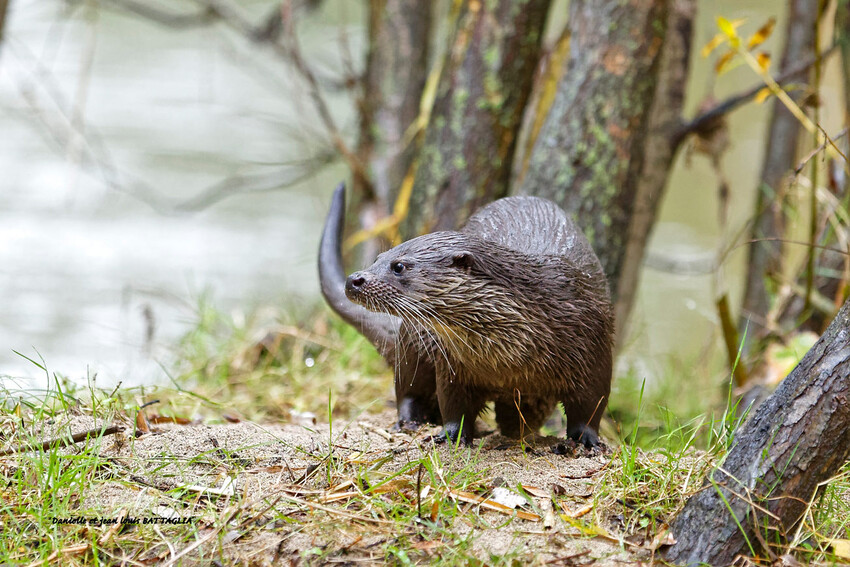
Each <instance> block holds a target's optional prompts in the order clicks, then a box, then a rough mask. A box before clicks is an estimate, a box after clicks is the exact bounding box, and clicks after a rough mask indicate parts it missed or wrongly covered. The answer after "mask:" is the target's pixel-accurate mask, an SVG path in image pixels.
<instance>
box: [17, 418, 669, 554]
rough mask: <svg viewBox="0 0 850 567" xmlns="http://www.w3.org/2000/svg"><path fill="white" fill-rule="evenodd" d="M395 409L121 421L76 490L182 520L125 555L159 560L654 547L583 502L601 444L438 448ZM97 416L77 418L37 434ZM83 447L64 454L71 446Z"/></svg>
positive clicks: (485, 441) (480, 443)
mask: <svg viewBox="0 0 850 567" xmlns="http://www.w3.org/2000/svg"><path fill="white" fill-rule="evenodd" d="M393 419H394V416H393V414H392V413H391V412H385V413H383V414H381V415H374V416H364V417H362V418H361V419H357V420H355V421H352V422H351V423H347V424H342V423H334V424H333V428H332V430H331V427H329V426H328V425H327V424H317V425H316V424H312V423H308V424H307V425H296V424H285V425H263V426H261V425H257V424H254V423H249V422H241V423H233V424H222V425H203V424H189V425H179V424H174V423H163V424H157V425H152V426H151V431H150V432H149V433H145V434H143V435H141V436H139V437H137V438H134V436H132V435H129V432H131V431H132V429H130V428H128V429H127V430H126V433H118V434H115V435H110V436H107V437H104V438H103V439H102V440H101V445H100V448H99V452H100V455H101V456H102V457H103V458H104V459H105V464H104V466H103V467H101V475H102V476H101V477H100V478H98V479H97V482H92V483H90V485H89V487H88V488H87V489H85V490H84V491H83V494H80V495H79V510H80V511H81V514H85V515H86V516H88V517H92V516H100V517H105V518H122V517H124V518H141V519H144V518H150V517H162V518H191V520H189V521H191V522H192V524H193V525H194V526H195V528H196V530H195V531H194V533H192V532H190V533H192V536H191V537H189V538H188V539H186V537H185V533H186V531H185V526H184V527H183V530H184V531H183V532H182V533H183V534H184V535H183V537H182V539H181V538H179V537H177V532H176V531H174V530H175V529H176V528H175V527H174V526H171V525H168V524H163V525H161V526H158V527H157V529H158V530H159V531H158V534H159V536H161V538H160V539H161V541H160V542H158V543H157V544H155V545H153V546H151V547H150V549H148V550H146V551H145V552H144V553H143V554H142V557H137V558H136V559H137V560H142V561H143V562H148V561H154V562H158V561H163V562H165V563H166V564H168V562H169V561H171V562H172V564H175V563H176V564H196V563H201V564H207V562H208V561H210V560H212V559H214V558H216V559H217V560H218V561H224V562H227V563H234V562H235V563H241V564H250V565H267V564H293V565H297V564H329V563H346V564H348V563H350V564H355V563H356V564H362V563H367V564H369V563H376V564H383V563H386V562H387V561H389V560H390V559H392V558H389V559H388V552H387V549H388V548H389V547H393V546H394V544H395V542H398V543H399V545H398V546H397V547H398V548H399V549H401V548H404V549H407V550H408V551H410V550H411V549H413V550H416V551H417V552H419V553H420V555H418V556H408V559H410V560H412V561H416V562H418V561H423V562H430V561H434V560H438V559H439V560H442V561H445V562H447V563H454V562H458V563H464V562H465V561H463V560H462V558H461V557H460V556H458V555H456V554H455V552H453V551H452V549H453V548H456V547H457V546H459V545H460V546H465V552H464V553H466V554H472V555H474V556H476V557H477V558H479V559H481V560H482V561H484V562H485V563H487V564H492V563H499V562H500V561H501V559H500V558H502V557H503V556H504V555H505V554H508V557H514V556H515V558H516V560H517V561H518V562H519V563H518V564H529V563H531V564H566V565H581V564H587V563H592V562H596V563H599V564H621V563H630V564H633V563H635V562H639V561H650V560H651V559H652V557H653V553H652V552H651V551H650V550H649V548H650V547H652V546H651V545H650V544H648V543H647V542H645V541H641V540H640V538H639V537H637V536H632V537H629V538H628V539H627V541H626V543H623V542H622V541H619V542H618V541H617V540H618V539H620V537H619V536H617V535H616V534H617V533H618V531H622V515H620V514H618V513H617V510H616V507H611V506H608V507H607V508H606V507H605V506H602V505H600V503H599V502H596V503H595V504H594V495H595V494H596V492H597V490H598V488H599V479H600V478H601V477H602V476H603V471H604V469H605V468H606V467H607V466H608V463H609V459H610V454H609V453H605V452H597V453H589V452H587V451H585V450H583V449H582V450H578V451H577V453H578V454H573V455H567V456H565V455H558V454H555V453H553V452H552V450H551V446H552V445H554V444H555V443H557V442H558V441H559V440H558V439H556V438H553V437H548V438H547V437H538V438H535V439H533V440H531V441H530V442H528V443H526V444H525V446H524V449H525V450H523V446H521V445H520V444H519V443H518V442H517V441H514V440H508V439H505V438H503V437H501V436H499V435H498V434H494V433H491V434H489V435H486V436H484V437H482V438H480V439H476V441H475V446H474V447H473V449H472V450H471V451H470V450H467V449H463V448H461V449H459V450H458V449H456V448H454V447H451V446H448V445H447V444H442V445H438V446H437V447H436V450H434V445H433V444H432V443H430V442H429V441H428V439H427V437H428V435H430V434H433V433H436V432H437V431H438V430H437V429H430V430H422V431H419V432H417V433H415V434H408V433H391V432H389V431H388V430H387V428H388V426H390V425H391V424H392V423H393ZM98 425H100V424H98ZM94 426H95V423H94V421H93V420H92V418H90V417H86V416H77V417H74V418H73V419H71V420H70V422H69V423H59V422H57V423H55V424H53V425H52V426H51V428H52V429H54V431H53V432H49V431H45V432H44V434H45V436H46V435H47V434H54V433H55V432H56V431H55V430H56V429H57V428H59V430H61V431H62V432H67V431H68V429H70V430H71V432H72V433H74V432H78V431H85V430H87V429H90V428H92V427H94ZM331 438H333V445H332V451H331V450H330V449H329V440H330V439H331ZM89 442H91V441H89ZM81 445H82V444H78V445H76V446H72V447H67V448H65V449H62V452H63V453H65V454H67V455H69V456H71V455H73V454H74V453H75V452H78V451H79V450H80V448H81ZM12 458H14V457H12ZM6 459H9V457H6ZM423 459H424V462H425V464H424V465H420V463H422V462H423ZM417 486H418V487H419V494H420V495H421V498H417ZM520 487H522V488H520ZM364 491H371V492H372V493H371V494H370V495H368V496H366V495H364ZM446 499H451V500H452V501H454V502H457V503H458V506H459V509H458V511H457V512H456V513H445V512H442V511H441V510H442V509H441V508H440V503H441V502H443V501H444V500H446ZM381 503H384V505H380V504H381ZM414 509H417V510H418V511H419V516H418V517H416V516H413V514H412V511H413V510H414ZM400 511H404V512H406V514H400ZM621 511H622V508H621ZM399 516H401V517H404V518H408V519H406V520H404V521H403V522H401V521H399V520H397V519H394V517H399ZM410 517H412V518H413V521H412V522H411V521H410V519H409V518H410ZM420 518H421V519H420ZM579 526H584V527H579ZM587 526H596V528H594V529H596V530H597V531H596V532H590V531H589V530H588V528H587ZM143 527H144V526H126V527H125V528H124V529H122V530H121V531H120V534H128V533H132V530H134V529H136V530H140V529H143ZM618 527H619V528H620V529H619V530H618ZM97 529H100V530H106V529H107V528H106V527H101V528H97ZM172 534H173V535H174V536H175V539H174V540H172V539H171V535H172ZM402 540H403V542H404V545H402V544H401V541H402ZM453 558H454V559H453ZM395 562H399V563H404V561H403V560H402V559H398V560H397V561H395Z"/></svg>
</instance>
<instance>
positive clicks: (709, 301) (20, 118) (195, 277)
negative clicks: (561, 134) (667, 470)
mask: <svg viewBox="0 0 850 567" xmlns="http://www.w3.org/2000/svg"><path fill="white" fill-rule="evenodd" d="M364 4H365V2H354V1H347V0H327V1H325V2H323V3H321V4H320V6H319V7H318V8H317V9H315V10H313V11H307V10H305V11H303V12H302V13H301V15H300V17H299V25H298V34H299V37H300V39H301V43H302V48H303V51H304V54H305V57H306V58H307V60H308V61H310V63H311V64H312V65H313V66H314V67H315V68H316V69H317V70H318V71H319V72H320V74H321V75H323V76H325V77H337V78H341V77H342V75H343V74H344V70H345V69H346V67H347V66H351V67H353V69H354V70H355V71H356V70H357V69H359V68H360V66H361V65H362V61H363V59H364V53H365V44H364V39H365V36H364V33H365V17H366V13H365V10H364V7H363V5H364ZM783 4H784V3H781V2H773V1H757V0H749V1H747V0H736V1H734V2H733V1H726V0H724V1H718V2H701V3H700V9H701V11H700V16H699V19H698V21H697V29H696V35H695V37H696V41H695V46H696V48H695V50H694V51H695V53H694V55H693V69H694V72H693V74H692V77H691V84H690V85H689V89H688V92H689V94H688V101H689V102H688V109H689V111H690V112H694V111H695V109H696V107H697V105H698V104H699V102H700V100H701V99H702V98H703V97H704V96H705V95H706V94H709V93H713V95H714V96H715V97H716V98H720V99H722V98H723V97H725V96H728V95H729V94H731V93H734V92H738V91H740V90H742V89H744V88H746V87H749V86H751V85H753V84H755V83H756V78H755V76H754V75H753V73H752V72H751V71H750V70H748V69H746V68H743V67H741V68H738V69H734V70H732V71H730V72H729V73H727V74H725V75H723V76H722V77H720V78H718V79H716V80H715V79H714V78H713V77H712V72H711V65H712V62H711V61H709V60H705V59H703V58H701V57H700V55H699V47H701V46H702V45H703V44H704V43H705V42H707V41H708V40H709V39H710V38H711V36H713V35H714V34H715V33H716V24H715V17H716V16H717V15H723V16H725V17H727V18H730V19H732V18H747V20H748V22H749V24H747V25H748V26H749V27H750V28H751V29H750V32H752V31H755V29H757V28H758V27H759V26H760V25H761V24H762V23H763V22H764V21H765V20H766V19H767V17H768V16H770V15H777V16H778V17H779V21H778V22H777V27H776V29H777V35H779V36H781V35H782V31H781V30H783V29H784V26H785V22H784V9H783V7H782V5H783ZM108 5H109V3H108V2H104V3H99V2H97V1H94V0H90V1H80V2H62V1H59V0H11V5H10V13H9V15H8V21H7V24H6V43H5V45H3V47H2V51H0V132H2V135H0V375H5V376H6V378H4V379H5V380H14V381H16V382H17V383H22V384H23V383H26V382H27V380H29V379H32V380H36V381H38V382H42V381H43V376H44V373H43V372H42V371H41V370H39V369H38V368H37V367H36V366H35V365H34V364H32V363H31V362H29V361H27V360H26V359H25V358H23V357H22V356H20V355H18V354H16V353H15V352H14V351H18V352H20V353H22V354H24V355H26V356H28V357H31V358H34V359H36V360H39V359H40V358H41V357H43V359H44V360H45V361H46V363H47V365H48V368H49V369H50V370H51V371H57V372H60V373H62V374H65V375H69V376H72V377H74V378H80V379H84V378H85V376H87V375H91V374H94V373H97V375H98V384H109V383H114V382H117V381H118V380H121V381H123V383H124V384H138V383H147V382H152V381H156V380H162V379H164V376H165V374H164V371H163V369H162V367H161V366H160V365H161V364H164V365H167V361H168V359H169V356H170V349H171V348H172V347H173V345H174V343H175V341H176V340H177V338H178V337H179V336H180V335H181V334H182V333H184V332H185V331H186V330H187V329H188V328H189V327H190V326H191V325H192V324H193V322H194V321H195V319H196V309H197V306H198V302H199V300H200V298H201V296H203V295H205V294H208V295H209V297H210V298H211V301H212V302H213V303H214V304H215V305H216V306H218V307H219V308H221V309H224V310H228V311H234V312H237V313H249V312H253V311H256V310H260V311H263V310H264V309H266V308H274V309H287V308H292V307H293V306H296V307H297V306H301V307H303V306H304V305H310V304H318V303H319V302H320V301H321V298H320V296H319V289H318V283H317V277H316V270H315V255H316V248H317V244H318V239H319V232H320V228H321V222H322V220H323V216H324V213H325V210H326V205H327V203H328V198H329V195H330V191H331V190H332V189H333V187H334V185H335V184H336V183H337V182H338V181H339V180H340V179H343V178H344V177H345V175H346V170H345V168H344V167H341V166H340V165H338V164H336V165H329V166H324V167H322V168H321V169H319V170H318V172H317V173H315V174H312V175H310V176H308V177H306V178H305V179H303V180H302V181H301V182H298V183H293V184H291V186H289V187H287V188H282V189H281V188H280V187H281V185H282V184H283V183H284V182H287V183H289V182H290V181H292V180H293V179H297V178H299V177H300V176H301V175H302V174H303V173H304V171H305V170H308V169H309V170H312V169H313V167H312V165H315V163H322V162H323V161H324V160H325V156H326V153H327V148H328V143H327V135H326V133H325V132H323V130H322V128H321V126H320V123H319V121H318V120H317V118H316V114H315V112H314V109H313V107H312V106H311V103H310V100H309V97H308V96H307V94H306V89H305V87H304V85H303V84H302V83H301V81H300V79H299V77H298V74H297V73H296V72H295V71H294V70H292V69H291V68H289V67H288V65H287V64H286V63H285V62H283V61H282V60H281V59H280V58H279V57H278V56H277V55H275V54H274V53H273V52H272V51H270V50H269V49H267V48H265V47H262V46H260V45H258V44H256V43H253V42H251V41H249V40H247V39H246V38H245V37H244V36H243V35H241V34H240V33H238V32H235V31H233V30H232V29H229V28H228V27H227V26H225V25H223V24H221V23H218V24H213V25H208V26H202V27H193V28H189V29H179V30H176V29H170V28H168V27H166V26H163V25H161V24H158V23H155V22H151V21H149V20H146V19H144V18H141V17H139V16H136V15H132V14H129V13H127V12H126V11H123V10H121V9H120V8H115V7H108ZM160 5H161V6H164V7H167V8H168V9H173V10H183V11H185V12H186V13H190V12H192V11H193V10H195V9H196V5H195V4H194V3H192V2H167V3H162V4H160ZM234 5H235V6H236V7H237V9H238V11H239V13H240V14H243V15H244V16H245V18H247V19H249V20H251V21H260V20H262V18H263V17H264V16H266V15H267V14H268V13H269V11H270V10H271V9H272V8H273V6H274V5H275V1H274V0H242V1H241V2H239V3H238V4H236V3H234ZM556 6H557V8H556V9H559V10H562V11H563V12H564V13H565V10H566V3H565V2H557V3H556ZM777 45H781V44H778V43H777V40H776V38H771V40H770V42H769V43H768V44H767V45H766V47H767V49H768V50H771V51H772V52H773V53H774V60H775V61H777V62H778V60H779V56H780V52H779V49H780V47H777ZM346 54H347V55H346ZM777 64H778V63H777ZM828 73H829V71H828ZM827 77H829V74H827ZM834 84H837V82H834ZM839 94H840V93H839V92H837V89H835V88H831V87H830V81H829V80H827V81H826V84H825V87H824V97H825V98H827V99H829V98H836V97H838V96H839ZM325 96H326V97H327V98H328V101H329V103H330V105H331V109H332V111H333V113H334V116H335V119H336V120H337V122H338V124H340V125H341V127H342V128H343V130H344V131H345V132H346V133H348V134H350V135H351V137H352V139H353V136H354V133H355V130H356V115H355V113H354V107H353V98H352V96H351V94H350V93H348V92H346V91H345V90H344V89H335V90H333V89H331V90H326V92H325ZM767 109H768V105H760V106H759V105H754V104H751V105H748V106H747V107H746V108H744V109H742V110H739V111H737V112H735V113H734V114H732V115H731V117H730V128H731V137H732V144H733V146H732V149H731V151H730V152H729V153H728V154H727V155H726V156H725V158H724V160H723V169H724V172H725V174H726V176H727V177H728V179H729V182H730V189H731V195H732V198H731V199H732V200H731V206H730V210H729V223H728V226H727V227H726V228H725V229H721V227H720V225H719V223H718V199H717V185H718V179H717V176H716V175H715V173H714V171H713V170H712V169H711V167H710V166H709V162H708V160H707V159H706V158H705V157H702V156H693V157H692V159H690V160H688V159H687V158H686V156H685V152H683V153H682V155H680V156H679V160H678V163H677V166H676V170H675V173H674V174H673V176H672V183H671V186H670V188H669V191H668V194H667V197H666V200H665V202H664V205H663V211H662V214H661V218H660V222H659V223H658V225H657V227H656V229H655V233H654V236H653V238H652V241H651V244H650V258H651V261H650V267H648V268H646V269H645V270H644V274H643V277H642V282H641V287H640V296H639V298H638V301H637V304H636V308H635V313H634V317H633V321H632V323H631V325H630V329H631V332H630V335H629V339H628V344H627V346H626V348H625V350H624V352H623V356H622V357H621V365H627V366H631V367H635V368H637V369H638V372H639V374H640V375H641V376H643V377H646V378H647V379H649V380H650V381H651V380H652V377H653V375H655V374H657V373H659V372H663V371H665V369H666V368H669V364H670V361H671V360H672V361H678V362H680V363H683V364H686V365H687V364H689V363H695V362H696V361H698V360H699V361H701V363H704V362H705V361H714V362H717V361H722V358H719V357H721V353H722V352H723V351H722V349H721V348H719V343H718V341H717V332H716V322H715V321H716V316H715V308H714V299H715V297H716V293H717V292H718V291H722V290H729V291H730V292H731V293H732V298H733V304H737V297H738V295H739V294H740V289H741V281H740V280H741V274H742V270H741V268H742V262H743V253H742V252H743V250H742V249H739V250H736V251H734V252H733V253H732V254H730V255H729V256H728V257H727V258H726V260H725V262H724V263H723V266H722V269H721V270H720V271H719V272H717V271H711V264H712V262H713V261H714V259H715V258H716V257H717V251H718V249H719V248H720V247H721V244H720V243H721V242H722V241H724V240H726V241H729V240H730V239H731V238H733V237H734V236H735V234H736V233H737V232H738V231H739V230H740V228H741V226H742V224H743V223H744V222H745V221H746V219H747V217H748V216H749V215H750V214H751V209H752V205H751V203H752V202H753V197H754V190H755V185H756V181H757V179H758V176H759V169H760V164H761V158H762V152H763V146H764V135H765V133H764V130H765V120H766V114H767ZM822 112H823V113H826V114H822V117H823V121H824V123H830V122H829V121H830V120H831V119H835V120H840V119H841V117H830V116H829V114H828V112H829V106H826V107H825V108H824V110H823V111H822ZM835 123H838V122H835ZM305 160H307V161H308V163H307V164H306V165H305V163H304V161H305ZM311 160H313V161H311ZM688 161H690V163H689V164H688V163H687V162H688ZM234 187H241V188H242V189H244V191H237V192H235V193H233V194H230V193H231V192H232V191H233V188H234ZM216 188H217V189H218V190H219V191H218V192H216ZM225 194H227V195H229V196H227V197H224V198H219V197H222V195H225ZM682 263H684V264H687V265H689V266H691V269H689V270H686V272H687V273H671V272H670V271H668V270H658V269H657V268H654V267H652V266H658V265H661V264H675V265H681V264H682ZM705 270H708V271H705ZM269 312H271V311H269ZM706 352H709V353H714V354H712V355H710V356H708V357H707V358H706V357H702V356H701V353H706ZM719 367H720V365H719V363H718V368H719ZM621 368H622V366H621Z"/></svg>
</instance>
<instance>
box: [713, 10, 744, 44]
mask: <svg viewBox="0 0 850 567" xmlns="http://www.w3.org/2000/svg"><path fill="white" fill-rule="evenodd" d="M744 21H745V20H732V21H731V22H730V21H729V20H727V19H726V18H724V17H723V16H717V27H718V28H719V29H720V31H721V32H722V33H723V35H725V36H726V37H727V38H728V39H729V43H731V44H732V47H738V46H739V45H740V44H741V38H740V37H738V32H737V29H738V27H740V26H741V24H743V23H744Z"/></svg>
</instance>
